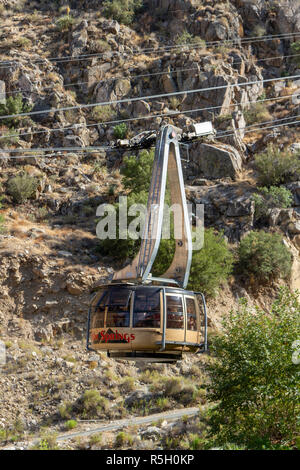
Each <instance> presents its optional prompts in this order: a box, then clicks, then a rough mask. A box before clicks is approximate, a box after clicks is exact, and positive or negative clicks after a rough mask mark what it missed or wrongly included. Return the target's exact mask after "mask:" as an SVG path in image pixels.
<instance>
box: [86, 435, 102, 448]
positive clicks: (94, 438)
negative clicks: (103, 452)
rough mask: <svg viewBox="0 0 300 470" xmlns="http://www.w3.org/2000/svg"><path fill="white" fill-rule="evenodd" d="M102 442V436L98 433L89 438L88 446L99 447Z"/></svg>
mask: <svg viewBox="0 0 300 470" xmlns="http://www.w3.org/2000/svg"><path fill="white" fill-rule="evenodd" d="M101 442H102V434H101V433H100V432H99V433H97V434H93V435H92V436H91V437H90V441H89V443H90V445H91V446H94V445H99V444H101Z"/></svg>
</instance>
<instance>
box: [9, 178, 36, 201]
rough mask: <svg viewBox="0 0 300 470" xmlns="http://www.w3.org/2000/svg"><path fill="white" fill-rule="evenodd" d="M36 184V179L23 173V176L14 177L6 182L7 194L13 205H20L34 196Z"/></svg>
mask: <svg viewBox="0 0 300 470" xmlns="http://www.w3.org/2000/svg"><path fill="white" fill-rule="evenodd" d="M38 184H39V183H38V180H37V178H34V177H32V176H29V175H27V173H24V174H23V175H18V176H14V177H13V178H11V179H10V180H9V181H8V184H7V192H8V194H9V195H10V196H12V198H13V201H14V202H15V203H17V204H22V203H23V202H25V201H26V200H27V199H30V198H31V197H32V196H33V195H34V194H35V192H36V190H37V187H38Z"/></svg>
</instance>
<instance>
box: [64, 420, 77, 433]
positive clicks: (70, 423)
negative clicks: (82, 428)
mask: <svg viewBox="0 0 300 470" xmlns="http://www.w3.org/2000/svg"><path fill="white" fill-rule="evenodd" d="M65 426H66V429H67V430H68V431H71V429H74V428H76V427H77V421H75V419H69V420H68V421H66V423H65Z"/></svg>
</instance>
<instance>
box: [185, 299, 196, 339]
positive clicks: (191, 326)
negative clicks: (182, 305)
mask: <svg viewBox="0 0 300 470" xmlns="http://www.w3.org/2000/svg"><path fill="white" fill-rule="evenodd" d="M185 302H186V320H187V330H192V331H197V317H196V306H195V300H194V299H191V298H189V297H186V298H185Z"/></svg>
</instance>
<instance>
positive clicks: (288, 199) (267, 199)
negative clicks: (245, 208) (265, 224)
mask: <svg viewBox="0 0 300 470" xmlns="http://www.w3.org/2000/svg"><path fill="white" fill-rule="evenodd" d="M258 189H259V191H260V192H259V193H255V194H254V195H253V200H254V202H255V217H256V218H257V219H260V218H262V217H266V216H267V214H268V210H269V209H272V208H274V207H278V208H282V209H286V208H287V207H291V205H292V202H293V195H292V193H291V191H289V190H288V189H286V188H285V187H277V186H271V187H270V188H266V187H263V188H258Z"/></svg>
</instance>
